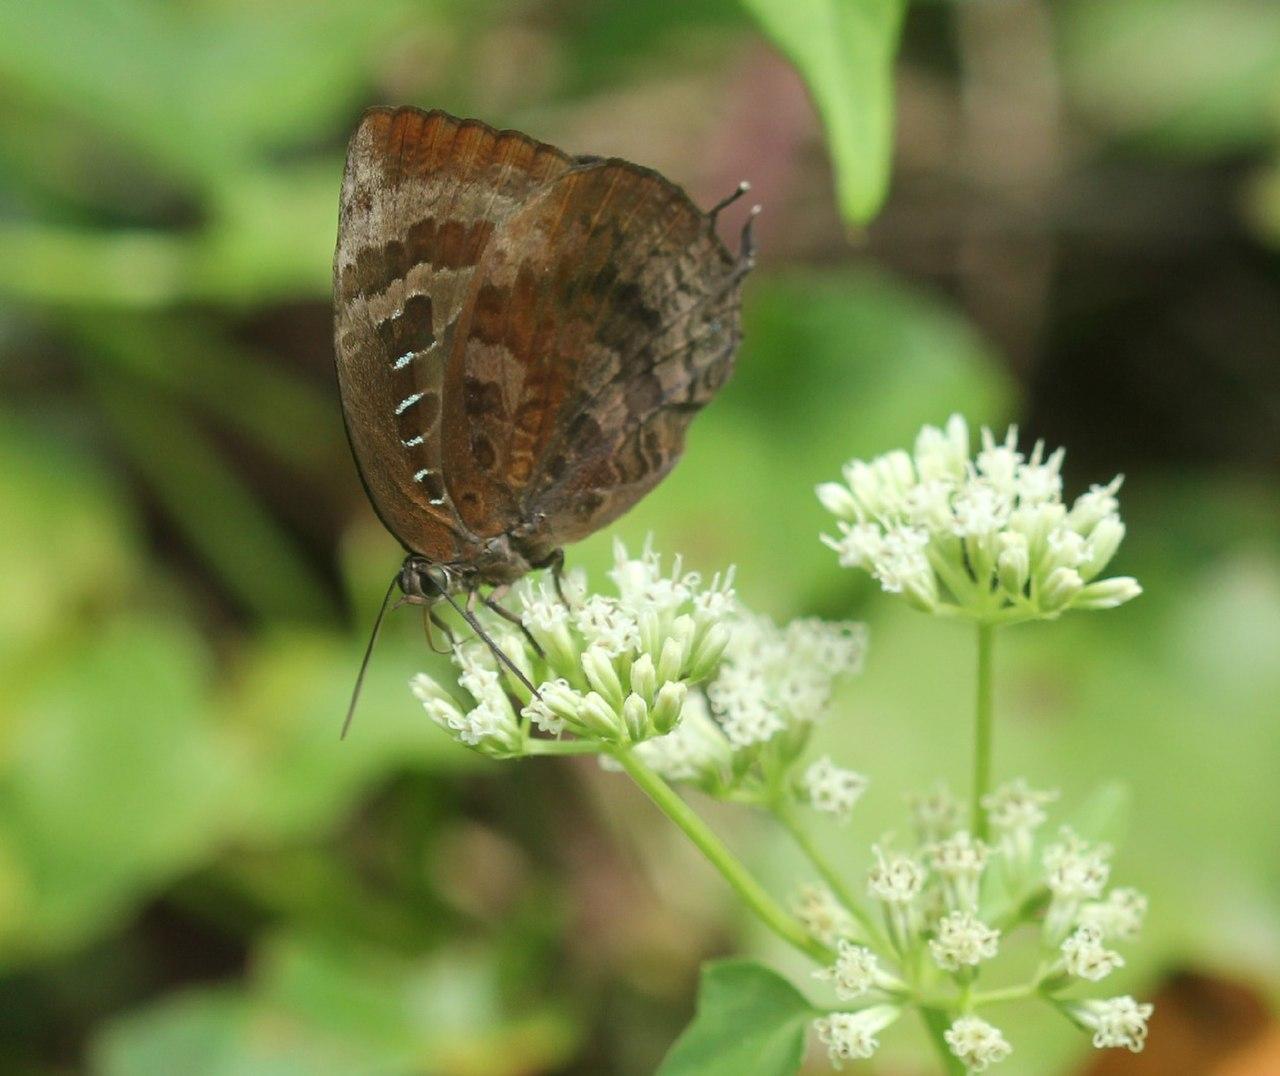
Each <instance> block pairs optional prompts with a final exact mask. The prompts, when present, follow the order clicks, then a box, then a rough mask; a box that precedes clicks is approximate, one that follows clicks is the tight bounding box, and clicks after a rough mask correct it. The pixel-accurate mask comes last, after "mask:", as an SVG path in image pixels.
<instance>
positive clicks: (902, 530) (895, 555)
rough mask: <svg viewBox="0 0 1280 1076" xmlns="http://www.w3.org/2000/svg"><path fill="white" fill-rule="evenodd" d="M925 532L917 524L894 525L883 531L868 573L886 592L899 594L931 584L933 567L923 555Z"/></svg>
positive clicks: (927, 544)
mask: <svg viewBox="0 0 1280 1076" xmlns="http://www.w3.org/2000/svg"><path fill="white" fill-rule="evenodd" d="M928 546H929V534H928V532H927V531H924V530H921V529H920V528H919V527H894V528H892V529H891V530H889V531H887V532H886V533H885V536H884V540H883V541H882V542H881V545H880V555H879V556H878V557H877V558H876V561H875V568H874V571H873V573H872V574H874V575H875V577H876V579H878V580H879V582H880V586H881V587H882V588H883V589H884V590H886V591H888V592H889V593H890V594H900V593H902V591H904V590H908V589H911V588H912V587H913V586H914V587H917V588H919V587H928V586H930V585H931V582H930V581H931V580H932V577H933V569H932V568H930V567H929V559H928V557H926V556H925V555H924V551H925V549H927V548H928Z"/></svg>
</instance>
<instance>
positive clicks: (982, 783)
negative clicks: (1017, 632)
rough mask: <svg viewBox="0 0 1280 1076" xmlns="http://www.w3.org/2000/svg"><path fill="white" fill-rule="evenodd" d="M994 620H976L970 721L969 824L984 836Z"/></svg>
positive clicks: (985, 832)
mask: <svg viewBox="0 0 1280 1076" xmlns="http://www.w3.org/2000/svg"><path fill="white" fill-rule="evenodd" d="M995 638H996V629H995V625H994V624H988V623H985V622H980V623H979V624H978V692H977V704H976V706H975V708H974V722H973V806H972V810H971V818H970V825H969V828H970V829H971V830H972V832H973V834H974V836H975V837H978V838H980V839H982V840H985V839H986V837H987V813H986V811H984V810H983V808H982V797H983V796H985V795H986V794H987V792H988V791H989V790H990V788H991V729H992V724H993V721H994V716H995V705H994V698H993V696H994V680H993V677H992V651H993V649H994V647H995Z"/></svg>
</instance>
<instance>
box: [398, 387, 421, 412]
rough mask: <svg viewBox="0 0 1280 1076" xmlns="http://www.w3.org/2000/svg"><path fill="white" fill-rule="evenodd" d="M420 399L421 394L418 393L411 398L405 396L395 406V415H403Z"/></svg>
mask: <svg viewBox="0 0 1280 1076" xmlns="http://www.w3.org/2000/svg"><path fill="white" fill-rule="evenodd" d="M421 399H422V393H420V392H415V393H414V394H413V395H412V396H406V397H405V398H404V399H403V400H401V401H400V402H399V403H398V404H396V414H397V415H403V414H404V413H405V412H406V411H408V410H409V408H411V407H412V406H413V405H414V404H416V403H417V402H418V401H419V400H421Z"/></svg>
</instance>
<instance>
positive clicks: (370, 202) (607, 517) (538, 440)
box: [333, 108, 755, 731]
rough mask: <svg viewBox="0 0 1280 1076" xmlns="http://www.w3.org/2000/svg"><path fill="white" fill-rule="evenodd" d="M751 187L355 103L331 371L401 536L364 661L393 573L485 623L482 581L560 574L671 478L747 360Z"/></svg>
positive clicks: (382, 509)
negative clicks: (704, 194) (725, 217)
mask: <svg viewBox="0 0 1280 1076" xmlns="http://www.w3.org/2000/svg"><path fill="white" fill-rule="evenodd" d="M745 190H746V184H743V185H741V186H740V187H739V189H738V190H737V191H736V192H735V193H734V195H732V196H731V197H730V198H727V199H725V201H723V202H721V203H720V204H719V205H717V206H716V207H714V208H713V209H712V210H711V211H710V212H707V213H704V212H702V211H701V210H700V209H699V208H698V207H697V206H696V205H694V203H693V202H692V201H691V200H690V198H689V196H688V195H687V194H685V192H684V191H683V190H682V189H681V188H680V187H678V186H676V185H675V184H674V183H671V182H670V181H669V180H667V179H664V178H663V177H662V176H661V175H659V174H658V173H657V172H654V171H652V170H651V169H648V168H642V167H641V166H639V165H635V164H631V163H629V162H627V161H623V160H618V159H614V158H611V159H607V160H606V159H601V158H599V157H573V156H570V155H568V154H566V153H564V152H562V151H561V150H559V149H556V148H555V147H554V146H550V145H547V144H545V143H542V142H538V141H536V140H534V139H532V138H530V137H529V136H528V135H524V134H520V133H519V132H517V131H497V130H494V129H493V128H492V127H489V126H488V125H487V124H484V123H481V122H479V121H477V120H460V119H457V118H455V117H453V116H450V115H448V114H447V113H444V112H440V111H432V112H423V111H421V110H419V109H416V108H395V109H391V108H373V109H370V110H369V111H368V112H366V113H365V114H364V117H363V118H362V119H361V122H360V126H359V127H358V128H357V129H356V132H355V134H354V136H353V137H352V139H351V144H350V146H349V148H348V151H347V164H346V172H345V174H344V176H343V181H342V200H341V208H340V215H339V222H338V247H337V252H336V254H335V256H334V264H333V278H334V322H335V325H334V337H335V345H336V352H337V369H338V383H339V387H340V389H341V394H342V409H343V415H344V418H345V421H346V427H347V436H348V438H349V439H350V442H351V449H352V452H353V454H354V455H355V460H356V465H357V467H358V469H359V471H360V477H361V479H362V481H363V483H364V487H365V491H366V492H367V493H368V495H369V500H370V501H371V502H372V504H373V507H374V510H375V511H376V512H377V513H378V516H379V518H381V520H382V522H383V524H384V525H385V526H386V527H387V529H388V530H389V531H390V532H391V533H392V534H393V535H395V537H396V538H397V539H398V540H399V541H400V543H401V545H402V546H404V548H405V549H406V550H407V551H408V556H406V558H405V560H404V563H403V565H402V566H401V568H400V571H399V572H398V573H397V575H396V577H395V579H394V580H393V581H392V584H391V586H390V587H389V588H388V590H387V597H386V599H384V601H383V606H382V612H380V613H379V615H378V620H377V621H376V622H375V625H374V630H373V633H372V635H371V637H370V640H369V648H368V649H367V650H366V653H365V662H366V663H367V661H368V656H369V652H370V651H371V650H372V647H373V643H374V639H375V638H376V636H377V631H378V626H379V625H380V623H381V620H382V615H383V613H385V611H386V608H387V604H388V602H389V601H390V598H391V596H392V594H393V592H394V590H395V587H396V586H397V585H398V586H399V587H400V589H401V590H402V591H403V594H404V597H403V598H402V601H409V602H415V603H419V604H424V605H427V606H429V605H430V604H431V603H432V602H434V601H436V600H438V599H440V598H444V599H446V600H448V601H449V602H450V603H451V604H453V605H454V607H455V608H456V609H457V610H458V611H459V613H461V614H462V615H463V616H464V617H466V619H467V620H468V621H469V622H470V623H471V624H472V627H473V628H475V629H476V630H477V631H479V630H480V626H479V624H478V623H476V622H475V618H474V617H473V616H472V615H471V613H470V601H471V600H474V596H475V595H477V594H478V593H479V590H478V588H480V587H481V586H482V585H484V586H489V587H491V588H501V587H505V586H506V585H507V584H510V583H512V582H514V581H515V580H517V579H519V578H520V577H521V576H523V575H524V574H525V573H526V572H528V571H529V570H530V569H533V568H544V567H550V568H552V569H554V570H555V571H556V572H557V573H558V571H559V567H560V565H561V564H562V563H563V552H562V550H563V546H564V545H565V544H566V543H568V542H574V541H577V540H578V539H580V538H584V537H586V536H587V535H589V534H591V533H593V532H594V531H596V530H598V529H599V528H601V527H603V526H604V525H605V524H607V523H610V522H611V521H613V520H614V519H616V518H617V517H618V516H620V515H621V514H622V513H623V512H625V511H626V510H627V509H628V508H630V507H631V506H632V505H634V504H635V503H636V502H637V501H638V500H639V499H640V498H641V497H643V496H644V495H645V494H646V493H647V492H648V491H649V490H650V489H652V488H653V487H654V486H655V485H656V484H657V483H658V482H659V481H660V480H661V479H662V477H663V476H664V475H666V474H667V472H668V471H670V470H671V468H672V467H673V466H674V465H675V463H676V461H677V460H678V459H679V458H680V454H681V452H682V450H683V447H684V435H685V430H686V428H687V427H688V425H689V422H690V421H691V420H692V418H693V416H694V415H695V414H696V413H697V412H698V411H699V410H700V409H701V408H702V407H703V405H705V404H706V403H707V402H708V401H709V400H710V399H711V397H712V396H713V395H715V393H716V391H717V390H718V389H719V388H720V387H721V385H723V384H724V382H725V381H726V379H727V378H728V376H729V374H730V372H731V370H732V368H733V358H734V352H735V351H736V349H737V346H738V341H739V339H740V336H741V333H740V327H739V309H740V304H741V294H740V293H741V285H742V280H743V277H744V276H745V275H746V273H747V271H748V270H749V269H750V268H751V266H752V264H753V258H752V243H751V219H752V218H753V217H754V213H755V211H754V210H753V213H752V215H751V217H749V218H748V223H747V225H746V226H745V227H744V229H743V234H742V244H741V250H740V251H739V253H738V254H737V255H734V254H731V253H730V252H729V251H728V250H727V249H726V248H725V246H724V244H723V243H722V242H721V241H720V239H719V237H718V235H717V234H716V227H715V224H716V216H717V214H718V213H719V212H720V211H721V210H722V209H723V208H724V207H725V206H726V205H728V204H729V203H730V202H732V201H733V200H734V198H736V197H737V196H738V195H739V194H741V193H742V192H743V191H745ZM458 592H464V593H466V594H467V595H468V596H469V600H468V603H467V606H466V607H465V608H464V607H462V606H459V605H458V603H456V602H454V601H453V598H452V595H453V594H454V593H458ZM480 600H482V601H485V602H486V603H488V604H490V605H491V607H494V608H495V609H496V610H497V611H499V612H501V613H504V614H505V615H508V616H509V617H510V616H511V615H512V614H507V613H506V611H505V610H502V609H501V607H500V606H497V605H496V602H495V601H494V599H493V595H492V594H490V595H489V596H488V597H482V598H481V599H480ZM495 652H496V653H498V656H499V657H500V658H502V659H503V660H504V661H505V660H506V658H505V655H502V654H501V652H500V651H497V648H495ZM507 664H508V666H509V667H510V662H509V661H507ZM363 674H364V667H363V666H362V667H361V673H360V676H361V678H362V677H363ZM517 675H520V674H519V673H518V671H517ZM521 678H522V679H523V676H521ZM356 690H357V692H358V691H359V681H357V687H356ZM354 705H355V698H354V696H353V699H352V707H353V708H354ZM350 718H351V712H350V711H349V712H348V715H347V721H348V722H349V721H350ZM344 731H345V726H344Z"/></svg>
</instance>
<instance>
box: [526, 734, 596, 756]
mask: <svg viewBox="0 0 1280 1076" xmlns="http://www.w3.org/2000/svg"><path fill="white" fill-rule="evenodd" d="M522 753H523V754H526V755H598V754H599V753H600V745H599V744H598V743H596V742H595V741H594V740H538V739H534V738H533V737H530V738H529V739H527V740H525V742H524V750H523V752H522Z"/></svg>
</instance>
